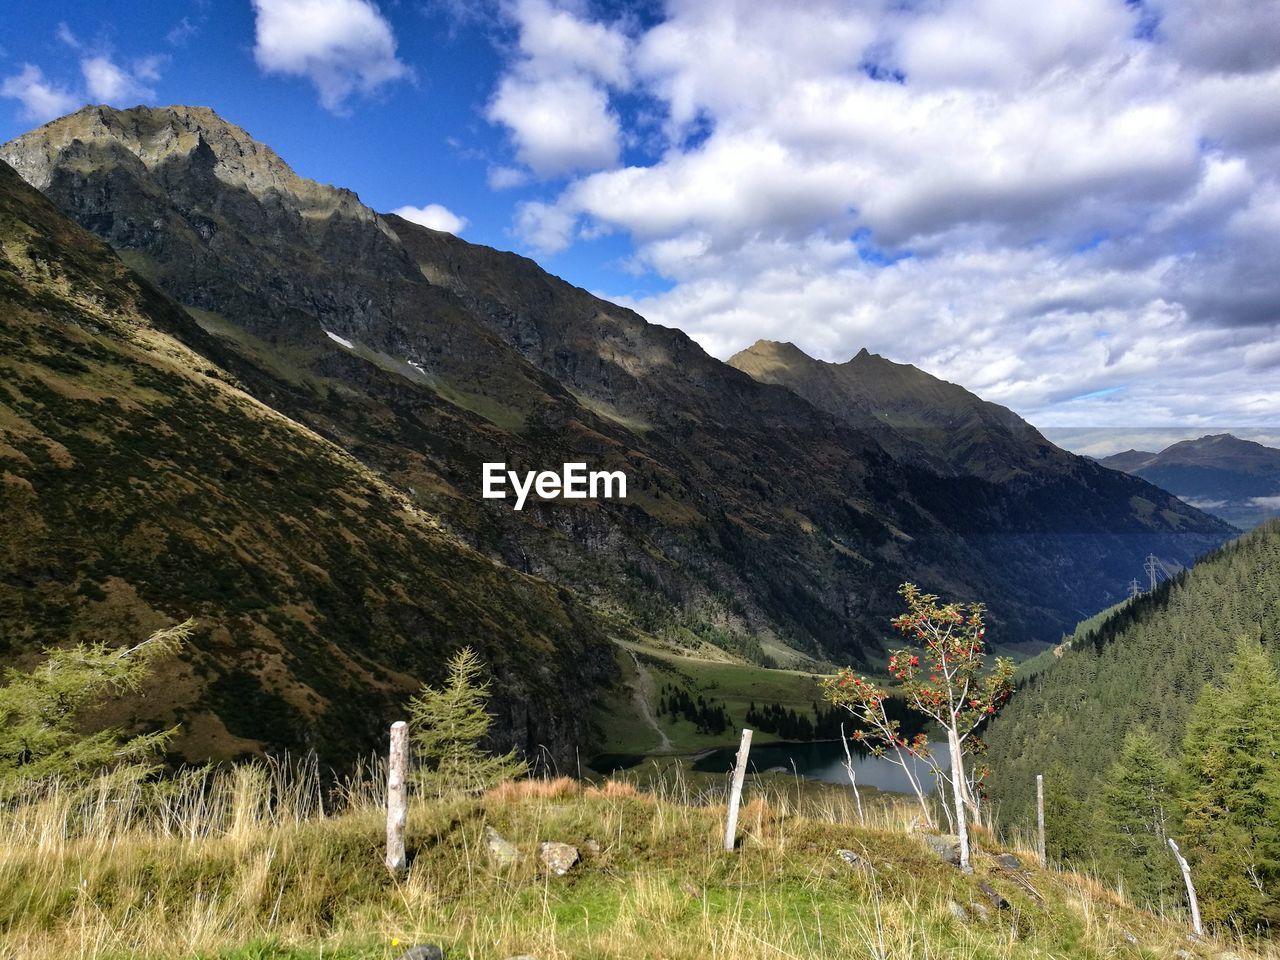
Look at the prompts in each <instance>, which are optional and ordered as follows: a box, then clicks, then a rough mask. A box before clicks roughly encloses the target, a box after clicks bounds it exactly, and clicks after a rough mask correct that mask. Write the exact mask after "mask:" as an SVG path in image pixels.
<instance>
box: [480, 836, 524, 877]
mask: <svg viewBox="0 0 1280 960" xmlns="http://www.w3.org/2000/svg"><path fill="white" fill-rule="evenodd" d="M484 842H485V844H486V845H487V846H488V847H489V856H490V857H492V858H493V862H494V863H496V864H497V865H498V866H499V867H504V868H505V867H511V866H514V865H515V864H517V863H519V862H520V851H519V850H517V849H516V845H515V844H514V843H512V842H511V841H510V840H507V839H506V838H504V837H503V836H502V834H500V833H499V832H498V831H497V830H495V829H493V827H485V828H484Z"/></svg>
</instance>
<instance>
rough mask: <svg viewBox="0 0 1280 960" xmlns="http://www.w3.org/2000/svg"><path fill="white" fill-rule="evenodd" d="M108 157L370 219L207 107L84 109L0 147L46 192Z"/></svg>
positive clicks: (326, 212) (2, 155) (0, 154)
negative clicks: (174, 167) (201, 167)
mask: <svg viewBox="0 0 1280 960" xmlns="http://www.w3.org/2000/svg"><path fill="white" fill-rule="evenodd" d="M111 154H116V160H117V162H121V161H123V162H128V159H129V158H134V159H136V161H137V162H138V163H140V164H141V165H142V167H144V168H145V169H146V170H147V171H148V172H152V173H154V172H156V171H157V170H159V169H161V168H163V167H165V166H167V165H170V164H174V163H177V164H192V163H195V164H199V163H201V162H203V163H205V164H207V165H208V166H209V168H210V170H211V172H212V173H213V175H214V176H216V177H217V178H218V179H219V180H221V181H223V182H224V183H226V184H228V185H230V186H232V187H238V188H242V189H244V190H247V191H248V192H250V193H252V194H253V195H254V196H255V197H257V198H258V199H264V198H266V197H268V196H274V197H276V198H280V199H282V200H284V201H285V202H286V204H287V205H288V206H290V207H292V208H294V209H296V210H297V211H298V212H299V213H301V214H303V215H304V216H308V217H326V216H330V215H332V214H335V213H337V214H340V215H343V216H347V217H355V218H357V219H362V220H373V219H374V218H375V217H376V214H375V213H374V212H373V211H372V210H370V209H369V208H368V207H366V206H364V204H362V203H361V202H360V198H359V197H357V196H356V195H355V194H354V193H353V192H351V191H350V190H345V189H340V188H337V187H332V186H328V185H326V184H320V183H316V182H315V181H314V180H308V179H306V178H304V177H300V176H298V174H296V173H295V172H294V171H293V169H292V168H291V167H290V166H289V165H288V164H287V163H285V162H284V160H282V159H281V158H280V156H279V154H277V153H276V152H275V151H274V150H272V149H271V148H270V147H268V146H266V145H265V144H263V143H259V142H258V141H257V140H255V139H253V137H252V136H250V135H249V133H248V132H247V131H245V130H244V129H243V128H242V127H238V126H236V125H235V124H233V123H229V122H227V121H226V120H224V119H222V117H220V116H218V114H217V113H215V112H214V111H213V110H211V109H210V108H209V107H190V106H181V105H177V106H169V107H142V106H139V107H131V108H129V109H127V110H117V109H116V108H114V107H109V106H105V105H97V106H87V107H83V108H81V109H80V110H77V111H76V112H75V113H72V114H68V115H67V116H65V117H60V118H59V119H57V120H53V121H51V122H49V123H46V124H45V125H44V126H42V127H38V128H37V129H35V130H32V131H31V132H30V133H27V134H23V135H22V136H20V137H17V138H15V139H14V140H11V141H10V142H9V143H6V144H4V145H3V146H2V147H0V159H3V160H4V161H5V162H7V163H8V164H9V165H10V166H12V167H13V168H14V169H15V170H17V171H18V173H19V174H20V175H21V176H22V178H23V179H24V180H26V181H27V182H28V183H29V184H31V185H32V186H33V187H35V188H36V189H37V190H47V189H48V188H49V186H50V184H51V183H52V182H53V177H54V174H55V172H56V171H57V170H58V169H60V168H62V169H65V168H67V167H72V168H76V167H83V168H86V169H91V168H94V167H98V166H100V165H101V164H102V162H103V158H104V157H106V156H109V155H111Z"/></svg>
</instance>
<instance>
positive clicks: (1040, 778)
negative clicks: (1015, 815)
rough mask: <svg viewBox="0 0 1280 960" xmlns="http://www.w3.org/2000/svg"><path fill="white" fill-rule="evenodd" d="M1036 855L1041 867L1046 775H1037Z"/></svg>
mask: <svg viewBox="0 0 1280 960" xmlns="http://www.w3.org/2000/svg"><path fill="white" fill-rule="evenodd" d="M1036 854H1037V856H1039V857H1040V866H1042V867H1043V866H1044V865H1045V859H1044V774H1043V773H1037V774H1036Z"/></svg>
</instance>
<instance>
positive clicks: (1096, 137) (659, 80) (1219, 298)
mask: <svg viewBox="0 0 1280 960" xmlns="http://www.w3.org/2000/svg"><path fill="white" fill-rule="evenodd" d="M1266 6H1268V5H1266V4H1263V5H1257V4H1250V3H1246V2H1244V0H1239V2H1237V0H1227V2H1225V3H1224V4H1223V5H1221V7H1215V10H1214V11H1213V12H1212V14H1210V13H1206V17H1208V21H1209V23H1208V24H1207V26H1208V27H1209V29H1207V30H1206V32H1205V33H1204V34H1203V35H1201V36H1193V34H1194V33H1195V21H1196V19H1197V15H1196V13H1195V11H1197V10H1199V9H1201V8H1200V6H1199V5H1196V4H1193V3H1192V2H1191V0H1160V3H1159V6H1158V9H1155V8H1143V7H1141V6H1139V5H1126V4H1122V3H1118V2H1113V0H1068V2H1065V3H1063V4H1059V5H1057V6H1055V7H1054V8H1053V9H1052V10H1045V9H1044V8H1043V7H1042V6H1036V5H1027V4H1025V3H1023V2H1021V0H938V2H935V3H929V4H901V3H897V2H892V0H882V2H876V0H872V2H844V0H814V2H813V3H807V4H794V5H787V6H785V7H783V6H780V5H775V4H761V3H756V2H752V0H668V2H667V3H666V5H665V7H664V13H663V16H662V17H661V19H660V22H658V23H656V24H654V25H652V26H651V27H649V29H647V30H646V31H644V32H634V31H633V33H634V39H633V41H632V48H631V50H632V52H631V55H630V64H631V67H630V72H629V74H628V75H627V76H628V82H629V84H630V86H629V89H630V91H631V96H632V98H641V99H643V100H644V101H645V102H646V103H647V104H649V105H648V106H645V107H644V108H643V111H642V110H635V111H634V112H632V113H629V114H625V115H622V116H623V117H625V122H622V123H621V125H620V128H619V130H618V131H617V132H616V133H615V132H614V131H613V130H612V129H609V130H608V132H607V135H606V134H602V135H601V137H600V142H601V143H608V142H610V141H612V142H622V141H624V140H627V141H630V142H635V141H636V138H638V137H641V136H643V135H644V134H643V131H642V130H641V129H640V127H639V124H640V123H641V122H642V121H641V120H640V119H639V117H640V114H641V113H642V112H648V113H651V114H658V116H659V119H658V121H657V123H656V124H655V125H654V126H652V127H650V128H649V129H650V130H652V129H658V128H660V129H661V130H662V131H663V136H664V141H663V142H662V143H661V144H660V145H659V146H658V148H657V149H654V150H652V151H651V152H650V154H649V155H648V157H647V158H646V159H644V160H642V161H638V162H634V163H633V164H632V165H630V166H626V167H622V168H613V167H612V165H611V164H610V163H608V162H605V161H607V160H608V159H609V158H608V155H607V153H605V152H602V154H601V156H600V157H597V158H596V159H595V160H594V168H593V165H592V163H587V162H582V163H580V164H579V166H580V167H581V168H582V172H581V173H580V174H579V175H578V176H576V177H575V178H574V179H572V180H571V181H570V182H569V183H568V184H567V185H565V186H564V187H563V189H561V190H560V191H559V192H558V195H555V196H552V197H543V198H541V199H539V200H537V201H534V202H530V203H525V204H522V205H520V206H519V207H518V208H517V210H516V215H515V222H514V229H515V231H516V233H517V235H518V236H519V237H520V238H521V239H522V241H523V242H524V243H525V244H526V245H527V246H529V247H530V248H532V249H533V250H535V251H539V252H544V253H545V252H553V251H555V250H559V249H563V248H564V247H566V246H568V245H570V244H573V243H575V242H578V240H579V239H581V238H584V237H589V236H592V235H595V234H597V233H599V232H602V231H603V232H608V231H613V232H622V233H625V234H627V235H629V236H630V238H631V240H632V242H633V246H634V250H633V253H632V255H631V256H630V257H629V258H627V263H628V264H629V266H630V267H631V268H633V269H640V270H649V271H652V272H653V273H656V274H658V275H659V276H661V277H662V278H664V279H665V280H667V281H668V282H669V286H670V289H668V290H666V291H665V292H663V293H660V294H656V295H653V296H649V297H645V298H641V299H638V300H635V301H633V302H632V303H631V305H633V306H635V307H636V308H637V309H638V310H640V311H641V312H642V313H644V314H645V315H646V316H648V317H649V318H650V319H652V320H655V321H657V322H660V323H666V324H672V325H676V326H679V327H682V328H683V329H685V330H686V331H688V332H689V333H690V334H691V335H693V336H694V337H695V338H696V339H697V340H698V341H699V342H700V343H702V344H703V345H704V346H705V347H706V348H707V349H708V350H710V351H711V352H713V353H715V354H717V355H720V356H727V355H729V354H731V353H733V352H734V351H735V350H737V349H740V348H741V347H743V346H746V345H747V344H750V343H751V342H753V341H754V340H755V339H757V338H760V337H767V338H773V339H786V340H793V341H795V342H797V343H798V344H799V345H800V346H801V347H803V348H805V349H807V350H809V351H810V352H812V353H814V354H816V355H819V356H821V357H824V358H827V359H835V360H842V359H847V358H848V357H849V356H851V355H852V354H854V353H855V352H856V351H857V350H858V349H859V348H860V347H862V346H867V347H869V348H871V349H873V350H876V351H877V352H880V353H884V354H886V355H889V356H891V357H893V358H895V359H899V360H906V361H909V362H912V363H916V364H918V365H920V366H922V367H924V368H925V369H928V370H930V371H932V372H934V373H937V374H939V375H941V376H944V377H946V378H947V379H950V380H955V381H958V382H960V383H963V384H965V385H966V386H969V387H971V388H973V389H975V390H977V391H978V392H979V393H982V394H983V395H984V396H987V397H989V398H990V399H993V400H997V401H999V402H1002V403H1006V404H1009V405H1011V406H1013V407H1014V408H1015V409H1017V410H1018V411H1019V412H1021V413H1024V414H1028V415H1030V416H1031V417H1032V418H1033V420H1036V421H1037V422H1041V423H1048V424H1055V423H1056V424H1079V423H1095V424H1114V425H1118V426H1122V425H1131V424H1160V423H1166V424H1167V423H1183V424H1189V425H1192V426H1195V425H1200V424H1206V425H1207V424H1212V423H1215V422H1217V423H1223V422H1226V423H1241V422H1244V423H1253V424H1257V423H1267V422H1271V423H1274V422H1276V421H1277V420H1280V389H1277V387H1276V386H1275V385H1274V384H1273V383H1272V380H1273V379H1274V378H1271V379H1268V377H1267V376H1259V375H1258V374H1264V373H1269V372H1274V370H1275V369H1276V368H1277V367H1278V366H1280V352H1277V349H1276V347H1275V344H1276V343H1277V342H1280V273H1278V272H1277V271H1276V270H1275V263H1277V262H1280V111H1278V110H1277V109H1276V105H1277V103H1280V55H1278V56H1274V57H1273V56H1272V54H1271V53H1265V54H1259V53H1251V52H1249V51H1248V50H1246V49H1244V47H1242V46H1241V45H1240V44H1237V43H1235V40H1234V39H1233V38H1234V37H1237V36H1239V37H1248V36H1250V35H1251V31H1252V30H1255V29H1256V33H1255V34H1253V35H1256V36H1258V37H1268V36H1270V35H1271V32H1272V31H1273V30H1275V29H1277V28H1276V26H1275V24H1276V23H1280V21H1272V20H1269V19H1268V16H1267V14H1266V12H1265V11H1264V9H1263V8H1264V7H1266ZM538 9H540V10H542V11H543V12H544V13H545V11H547V10H548V9H551V8H549V7H548V6H547V5H546V4H542V5H541V6H539V7H538ZM1152 9H1155V13H1154V14H1153V13H1152ZM575 16H576V19H577V21H579V22H580V21H582V20H583V19H584V18H585V15H584V14H577V15H575ZM1153 16H1154V17H1156V18H1157V19H1156V21H1153V20H1152V17H1153ZM1160 18H1162V19H1160ZM1153 22H1156V23H1157V26H1155V27H1153V26H1152V23H1153ZM597 26H599V25H598V24H597ZM608 29H611V30H612V29H615V28H608ZM531 32H532V31H530V30H529V29H528V27H527V26H526V27H525V28H523V30H522V34H521V37H522V38H523V37H524V36H525V35H526V34H528V33H531ZM1153 34H1154V36H1155V40H1154V41H1153V40H1151V39H1150V37H1151V36H1152V35H1153ZM1246 46H1247V45H1246ZM1274 48H1275V45H1272V47H1271V49H1273V50H1274ZM531 49H533V44H532V43H530V44H529V45H527V46H526V45H524V44H523V39H522V46H521V51H520V54H519V57H520V58H521V59H518V60H517V61H516V62H515V63H513V64H512V66H511V67H510V68H509V69H508V71H507V73H506V74H505V75H504V77H503V79H502V81H501V82H500V84H499V86H498V88H497V93H496V95H495V100H494V101H493V102H494V103H495V104H496V103H499V102H502V100H503V98H504V97H505V96H506V95H507V89H506V86H505V85H506V84H508V83H509V82H512V81H522V80H523V79H527V78H528V77H529V76H531V75H533V74H534V73H535V71H534V69H533V67H532V66H530V61H531V60H532V59H533V58H532V55H531V53H530V50H531ZM557 49H558V52H557V53H556V54H554V55H552V54H546V55H545V59H550V60H553V61H554V62H555V63H557V64H560V65H561V67H562V68H563V70H564V71H567V74H564V73H556V72H555V71H554V70H553V69H551V68H550V67H549V66H547V65H545V64H544V65H542V66H540V67H538V68H537V70H536V75H537V76H538V77H544V76H561V75H569V76H576V77H583V78H587V79H589V80H590V83H591V84H592V85H593V86H594V89H595V90H597V91H598V92H600V94H601V98H600V99H598V100H597V101H596V102H595V104H594V105H589V104H585V103H584V104H582V105H580V106H579V107H578V109H577V111H576V115H579V116H583V115H594V116H597V117H598V116H600V115H601V111H602V110H607V108H608V106H609V104H608V103H607V101H605V100H604V99H603V97H604V95H605V94H607V93H608V92H609V90H610V89H611V88H610V86H609V83H610V82H611V81H606V80H604V79H602V78H601V71H600V69H599V68H598V67H593V66H584V65H583V63H584V60H583V58H582V57H579V56H578V55H577V54H576V53H574V50H576V47H572V46H571V45H568V48H567V49H561V48H557ZM616 49H617V50H622V49H625V48H624V46H622V45H619V46H617V48H616ZM615 61H616V56H611V57H610V58H606V62H609V63H613V62H615ZM555 99H556V98H555V97H551V98H549V99H548V102H554V100H555ZM521 106H522V107H523V104H521ZM593 111H594V113H593ZM519 112H520V111H519V110H516V109H515V108H513V109H512V110H511V111H510V113H511V114H512V115H513V116H514V115H515V114H517V113H519ZM530 115H531V116H534V117H536V120H530V122H529V126H530V127H532V128H534V129H532V130H530V131H521V130H516V129H515V127H514V126H513V137H514V139H515V141H516V145H517V149H518V150H528V147H527V146H526V145H527V144H534V143H536V140H535V138H536V137H537V136H538V135H539V134H542V135H545V136H546V137H547V138H548V141H549V143H552V144H554V143H558V142H560V141H562V140H563V139H565V138H567V137H568V131H567V130H566V129H564V128H563V127H557V122H556V119H555V118H547V117H541V116H537V115H536V114H530ZM613 116H615V118H617V117H619V115H618V114H616V113H614V114H613ZM530 156H531V154H529V155H522V160H523V161H524V162H525V163H530ZM568 165H569V164H557V161H556V159H555V158H554V155H552V159H550V160H548V161H546V162H545V166H546V167H547V168H548V169H556V168H559V169H563V168H564V167H566V166H568ZM1241 371H1249V372H1250V373H1252V374H1254V375H1253V376H1249V377H1242V376H1241V375H1240V373H1241Z"/></svg>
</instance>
